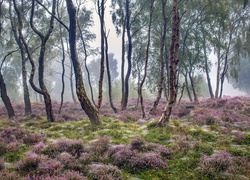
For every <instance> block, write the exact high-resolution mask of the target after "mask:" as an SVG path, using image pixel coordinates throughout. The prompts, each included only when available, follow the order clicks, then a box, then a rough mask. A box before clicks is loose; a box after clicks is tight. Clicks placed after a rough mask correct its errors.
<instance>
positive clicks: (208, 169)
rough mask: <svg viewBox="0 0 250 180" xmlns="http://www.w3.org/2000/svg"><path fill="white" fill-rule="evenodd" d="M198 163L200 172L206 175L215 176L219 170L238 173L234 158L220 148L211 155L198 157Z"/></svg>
mask: <svg viewBox="0 0 250 180" xmlns="http://www.w3.org/2000/svg"><path fill="white" fill-rule="evenodd" d="M199 165H200V167H201V169H200V171H201V173H202V174H203V175H205V176H208V177H212V176H215V175H216V174H218V173H221V172H228V173H233V174H237V173H239V166H238V165H237V163H236V158H234V157H232V156H231V154H230V153H228V152H227V151H226V150H224V151H222V150H220V151H218V152H217V153H214V154H212V155H211V156H203V157H202V158H201V159H200V163H199Z"/></svg>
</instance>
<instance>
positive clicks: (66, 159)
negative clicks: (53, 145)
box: [56, 152, 75, 168]
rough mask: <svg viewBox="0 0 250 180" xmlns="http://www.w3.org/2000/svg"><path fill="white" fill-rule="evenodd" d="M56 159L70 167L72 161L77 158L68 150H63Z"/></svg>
mask: <svg viewBox="0 0 250 180" xmlns="http://www.w3.org/2000/svg"><path fill="white" fill-rule="evenodd" d="M56 159H57V160H58V161H60V162H61V163H62V164H63V165H64V167H65V168H69V167H70V164H71V162H72V161H75V158H74V157H73V156H72V155H71V154H69V153H67V152H63V153H61V154H59V155H58V156H57V157H56Z"/></svg>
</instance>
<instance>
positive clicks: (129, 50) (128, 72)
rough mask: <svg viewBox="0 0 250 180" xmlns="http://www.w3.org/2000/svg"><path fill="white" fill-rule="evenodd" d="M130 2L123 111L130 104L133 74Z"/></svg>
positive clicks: (127, 10)
mask: <svg viewBox="0 0 250 180" xmlns="http://www.w3.org/2000/svg"><path fill="white" fill-rule="evenodd" d="M129 2H130V1H129V0H126V29H127V38H128V57H127V60H128V70H127V74H126V78H125V83H124V88H125V92H124V100H123V102H122V110H125V109H126V108H127V104H128V95H129V77H130V74H131V57H132V37H131V32H130V7H129Z"/></svg>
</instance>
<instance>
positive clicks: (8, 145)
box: [0, 97, 250, 180]
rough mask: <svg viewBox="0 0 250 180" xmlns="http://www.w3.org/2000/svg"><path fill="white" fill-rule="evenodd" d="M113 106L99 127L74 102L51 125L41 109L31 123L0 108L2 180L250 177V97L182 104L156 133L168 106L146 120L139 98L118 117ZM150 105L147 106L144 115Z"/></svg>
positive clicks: (20, 112) (38, 106) (19, 108)
mask: <svg viewBox="0 0 250 180" xmlns="http://www.w3.org/2000/svg"><path fill="white" fill-rule="evenodd" d="M108 104H109V103H103V105H102V108H101V111H100V115H101V119H102V125H101V126H98V127H91V125H90V121H89V120H88V119H87V117H86V115H85V113H84V112H83V111H82V110H81V108H80V106H79V105H76V104H74V103H70V102H66V103H64V106H63V109H62V112H61V114H58V113H57V112H56V111H58V109H59V103H58V102H54V103H53V108H54V111H55V112H56V113H55V114H56V119H57V122H54V123H50V122H47V120H46V117H45V115H46V113H45V110H44V105H43V104H42V103H37V102H34V103H32V110H33V113H32V114H31V115H29V116H27V117H25V116H24V105H23V104H15V105H14V109H15V112H16V118H15V119H12V120H9V119H7V114H6V110H5V108H4V107H3V106H1V107H0V180H9V179H11V180H15V179H25V180H26V179H28V180H32V179H34V180H40V179H41V180H84V179H90V180H112V179H113V180H120V179H128V180H140V179H141V180H147V179H148V180H151V179H153V180H157V179H159V180H165V179H173V180H178V179H184V180H187V179H250V161H249V160H250V146H249V145H250V98H249V97H233V98H231V97H224V98H223V99H217V100H211V99H201V100H200V102H199V103H194V102H189V101H186V100H183V101H182V102H181V103H180V104H179V105H176V106H175V107H174V109H173V111H172V116H171V119H170V121H169V122H167V123H166V126H165V127H156V124H157V121H158V120H159V118H160V115H161V112H162V110H163V109H164V106H165V104H166V101H165V100H162V101H161V102H160V104H159V106H158V109H157V110H156V111H155V113H154V114H153V115H150V114H146V115H147V118H144V119H141V111H140V109H138V108H137V107H136V99H130V100H129V103H128V108H127V110H125V111H119V113H117V114H114V113H113V112H112V110H111V109H110V107H109V105H108ZM152 104H153V102H152V100H145V109H146V112H148V111H149V109H150V108H151V106H152ZM115 105H116V106H117V107H118V108H119V102H116V103H115Z"/></svg>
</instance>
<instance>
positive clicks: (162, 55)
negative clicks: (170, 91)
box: [149, 0, 167, 114]
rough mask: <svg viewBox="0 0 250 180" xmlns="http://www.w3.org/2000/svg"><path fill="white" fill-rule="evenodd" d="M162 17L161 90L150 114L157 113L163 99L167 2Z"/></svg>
mask: <svg viewBox="0 0 250 180" xmlns="http://www.w3.org/2000/svg"><path fill="white" fill-rule="evenodd" d="M161 2H162V17H163V21H164V23H163V34H162V37H161V49H160V58H161V77H160V82H159V85H158V86H159V88H158V94H157V97H156V100H155V101H154V104H153V107H152V108H151V109H150V111H149V114H151V113H152V112H154V111H155V109H156V108H157V106H158V104H159V101H160V99H161V93H162V89H163V81H164V68H165V67H164V47H165V41H166V32H167V18H166V11H165V6H166V1H164V0H162V1H161Z"/></svg>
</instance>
